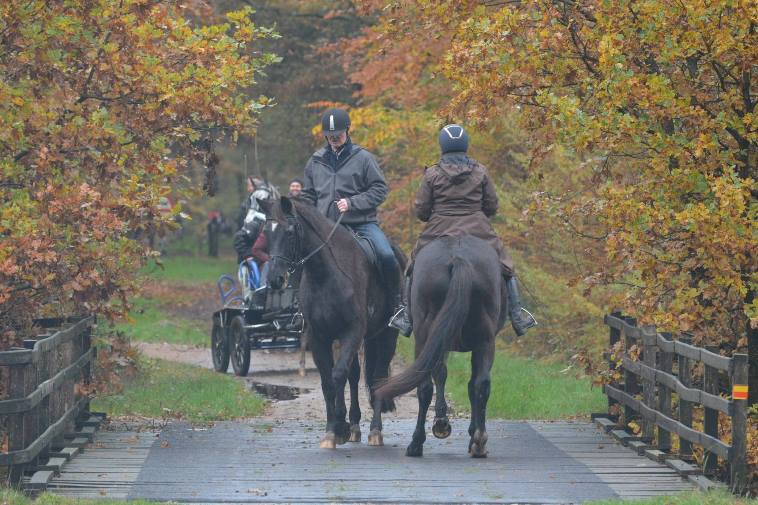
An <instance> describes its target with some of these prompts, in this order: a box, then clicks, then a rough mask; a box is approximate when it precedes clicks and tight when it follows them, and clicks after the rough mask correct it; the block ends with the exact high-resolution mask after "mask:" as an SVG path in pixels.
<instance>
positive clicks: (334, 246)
mask: <svg viewBox="0 0 758 505" xmlns="http://www.w3.org/2000/svg"><path fill="white" fill-rule="evenodd" d="M262 203H263V205H264V207H265V208H266V211H267V212H266V214H267V215H268V216H269V218H270V219H273V220H274V221H275V222H277V223H278V226H277V227H276V229H275V230H274V232H273V233H272V234H271V243H270V244H269V247H270V257H271V263H270V267H269V273H268V279H269V284H270V285H271V286H272V287H273V288H278V287H281V286H282V285H283V284H284V282H285V281H286V276H287V275H288V274H291V273H293V271H294V270H295V269H296V268H298V267H299V266H300V265H302V269H303V270H302V279H301V281H300V290H299V298H300V305H301V309H302V311H303V317H304V319H305V324H306V327H307V328H308V338H309V344H310V347H311V352H312V353H313V361H315V363H316V366H317V367H318V371H319V373H320V375H321V389H322V391H323V393H324V400H325V402H326V419H327V421H326V433H325V435H324V438H322V440H321V447H322V448H325V449H333V448H335V447H336V445H337V444H341V443H344V442H345V441H347V440H350V441H351V442H359V441H360V436H361V435H360V428H359V421H360V419H361V411H360V408H359V405H358V380H359V378H360V364H359V360H358V358H357V355H358V351H359V349H360V347H361V344H364V359H365V367H366V370H365V372H366V382H367V386H368V387H369V391H372V388H373V386H375V385H376V384H377V381H379V380H383V379H386V378H387V376H388V375H389V364H390V361H392V357H393V356H394V355H395V346H396V344H397V330H393V329H392V328H388V327H387V321H388V320H389V318H390V316H391V311H392V308H393V307H392V305H391V302H392V300H393V297H392V293H388V291H387V288H386V287H385V285H384V283H382V282H381V279H380V277H379V272H378V270H377V269H376V268H375V267H373V266H372V265H371V264H370V262H369V260H368V259H367V257H366V255H365V254H364V252H363V250H362V249H361V248H360V246H359V245H358V243H357V242H356V240H355V238H354V237H353V236H352V235H351V232H350V231H348V230H347V229H346V228H345V227H343V226H339V225H335V223H333V222H332V221H330V220H329V219H327V218H326V217H324V216H323V215H322V214H320V213H319V212H318V211H317V210H316V208H315V207H312V206H310V205H308V204H306V203H303V202H300V201H297V200H290V199H289V198H286V197H282V198H281V199H280V200H279V201H269V202H262ZM395 254H396V256H397V257H398V263H399V264H400V267H401V268H404V267H405V257H404V256H403V254H402V252H399V250H398V249H395ZM399 274H400V273H399V272H398V275H399ZM335 341H339V343H340V352H339V357H338V358H337V360H336V362H335V360H334V357H333V353H332V344H333V343H334V342H335ZM348 380H349V382H350V418H349V420H350V423H349V424H348V423H347V422H346V421H345V416H346V414H347V412H346V410H347V409H346V406H345V383H346V382H347V381H348ZM371 406H372V408H373V410H374V415H373V418H372V420H371V432H370V434H369V437H368V443H369V445H383V438H382V416H381V414H382V413H383V412H388V411H391V410H394V409H395V404H394V401H393V400H391V399H389V400H385V401H382V400H377V399H376V398H375V397H374V395H373V394H371Z"/></svg>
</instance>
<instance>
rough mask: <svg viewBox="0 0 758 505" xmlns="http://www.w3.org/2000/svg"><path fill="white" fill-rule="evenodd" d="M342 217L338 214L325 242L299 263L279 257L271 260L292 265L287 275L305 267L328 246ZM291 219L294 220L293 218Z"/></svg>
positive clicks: (343, 214)
mask: <svg viewBox="0 0 758 505" xmlns="http://www.w3.org/2000/svg"><path fill="white" fill-rule="evenodd" d="M343 217H345V213H340V215H339V217H338V218H337V221H336V222H335V223H334V226H332V229H331V231H330V232H329V235H327V237H326V240H324V241H323V242H322V243H321V245H320V246H318V247H317V248H316V249H314V250H313V251H311V252H310V253H308V254H307V255H305V256H304V257H303V258H301V259H300V260H299V261H293V260H291V259H290V258H287V257H285V256H280V255H276V256H272V258H281V259H283V260H284V261H286V262H287V263H289V264H290V265H292V266H290V268H289V269H287V272H288V273H289V274H292V273H294V272H295V271H296V270H297V269H298V268H300V267H301V266H303V265H305V263H306V262H307V261H308V260H309V259H311V258H312V257H314V256H315V255H316V254H318V253H319V252H320V251H321V249H323V248H324V247H326V246H327V245H328V244H329V241H330V240H332V237H333V236H334V232H335V231H337V228H338V227H339V225H340V223H342V218H343ZM293 219H296V218H293Z"/></svg>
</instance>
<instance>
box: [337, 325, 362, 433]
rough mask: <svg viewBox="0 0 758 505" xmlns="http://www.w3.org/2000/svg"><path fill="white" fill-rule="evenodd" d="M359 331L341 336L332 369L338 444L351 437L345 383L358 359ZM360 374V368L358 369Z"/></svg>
mask: <svg viewBox="0 0 758 505" xmlns="http://www.w3.org/2000/svg"><path fill="white" fill-rule="evenodd" d="M356 334H359V333H358V332H355V331H352V332H349V333H347V335H348V336H347V337H345V338H341V339H340V340H339V342H340V353H339V357H338V358H337V360H336V363H335V364H334V368H333V369H332V380H333V381H334V388H335V420H334V434H335V436H336V438H335V441H336V443H337V444H344V443H345V442H347V441H348V439H349V438H350V425H349V424H348V423H347V421H346V420H345V418H346V417H347V406H346V405H345V384H346V383H347V380H348V376H349V375H350V373H351V372H352V366H353V362H355V361H357V359H358V356H357V354H358V348H359V347H360V344H361V339H359V338H355V337H354V335H356ZM358 374H359V375H360V368H359V369H358Z"/></svg>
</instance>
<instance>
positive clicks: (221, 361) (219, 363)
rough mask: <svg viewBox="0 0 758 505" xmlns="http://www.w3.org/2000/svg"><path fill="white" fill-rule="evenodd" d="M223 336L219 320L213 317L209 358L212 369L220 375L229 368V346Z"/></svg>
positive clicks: (222, 328) (223, 332)
mask: <svg viewBox="0 0 758 505" xmlns="http://www.w3.org/2000/svg"><path fill="white" fill-rule="evenodd" d="M225 336H226V335H225V331H224V327H223V326H221V320H220V319H219V318H217V317H214V318H213V328H212V329H211V356H212V357H213V369H214V370H215V371H217V372H221V373H226V369H227V368H229V344H228V342H227V340H226V338H225Z"/></svg>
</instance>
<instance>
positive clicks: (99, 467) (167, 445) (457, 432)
mask: <svg viewBox="0 0 758 505" xmlns="http://www.w3.org/2000/svg"><path fill="white" fill-rule="evenodd" d="M452 422H453V436H451V438H449V439H447V440H437V439H434V438H433V437H432V436H431V435H429V436H428V438H427V443H426V445H425V456H424V457H423V458H421V459H416V458H406V457H405V456H404V451H405V446H406V444H407V443H408V442H409V440H410V435H411V433H412V431H413V426H414V423H413V422H412V421H410V420H397V421H389V422H386V423H385V444H387V445H385V447H381V448H374V447H368V446H366V444H365V435H366V432H367V431H368V429H367V426H366V423H365V422H364V423H363V425H364V427H363V429H364V443H362V444H346V445H344V446H340V447H339V448H338V449H337V450H336V451H324V450H320V449H318V439H319V436H320V433H321V430H322V427H321V425H316V424H312V423H303V422H297V421H288V422H285V423H280V422H265V421H249V422H225V423H218V424H216V425H215V426H213V427H212V428H201V429H199V430H195V429H192V428H191V427H189V426H187V425H185V424H181V423H177V424H172V425H169V426H167V427H166V428H165V429H164V430H163V432H162V433H161V434H160V436H158V437H156V435H155V434H154V433H131V432H127V433H112V432H101V433H98V434H97V435H96V439H95V443H94V444H91V445H90V447H89V448H88V449H87V450H86V451H85V452H84V453H83V454H82V455H80V456H78V457H77V458H75V459H74V460H73V461H72V462H71V463H69V464H68V465H67V466H66V467H65V468H64V469H63V471H62V473H61V475H60V476H59V477H56V478H55V479H53V481H52V482H51V486H50V488H49V490H50V491H51V492H53V493H56V494H61V495H65V496H69V497H77V498H104V497H109V498H148V499H156V500H161V501H166V500H173V501H185V502H198V503H200V502H205V503H220V502H239V503H251V502H266V503H272V502H303V503H307V502H323V501H328V502H385V503H399V502H403V503H410V502H415V503H461V502H478V503H509V502H510V503H513V502H519V503H581V502H583V501H587V500H593V499H604V498H612V497H617V496H619V497H629V498H642V497H646V496H654V495H660V494H671V493H675V492H679V491H683V490H689V489H693V486H692V485H691V484H690V483H688V482H687V481H685V480H683V479H682V478H680V477H679V476H678V475H677V474H676V472H674V471H673V470H671V469H670V468H668V467H666V466H664V465H661V464H658V463H656V462H653V461H651V460H649V459H647V458H645V457H642V456H637V455H636V454H635V453H634V452H633V451H632V450H630V449H627V448H624V447H622V446H620V445H619V444H617V443H616V442H615V441H614V440H612V439H611V438H610V437H609V436H608V435H605V434H603V433H601V432H600V431H599V430H597V429H596V428H595V427H594V426H592V425H591V424H589V423H582V422H556V423H545V422H506V421H490V422H489V423H488V431H489V437H490V438H489V443H488V448H489V451H490V457H489V458H487V459H486V460H473V459H471V458H469V457H468V455H467V454H466V447H467V443H468V435H467V434H466V433H465V429H466V428H467V426H468V423H467V421H464V420H458V419H456V420H453V421H452ZM124 457H125V458H126V459H124Z"/></svg>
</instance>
